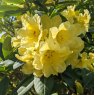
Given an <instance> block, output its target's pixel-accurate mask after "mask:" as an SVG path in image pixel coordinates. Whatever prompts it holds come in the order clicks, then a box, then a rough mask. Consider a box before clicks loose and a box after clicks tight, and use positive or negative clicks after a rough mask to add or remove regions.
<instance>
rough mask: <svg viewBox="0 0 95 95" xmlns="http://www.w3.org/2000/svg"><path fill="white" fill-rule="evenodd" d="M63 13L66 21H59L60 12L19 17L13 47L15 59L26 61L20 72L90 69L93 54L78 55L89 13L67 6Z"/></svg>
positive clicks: (35, 72) (46, 73) (52, 73)
mask: <svg viewBox="0 0 95 95" xmlns="http://www.w3.org/2000/svg"><path fill="white" fill-rule="evenodd" d="M62 14H63V15H64V16H65V17H66V18H67V21H65V22H62V19H61V17H60V16H59V15H57V16H54V17H52V18H50V17H49V16H47V15H42V16H39V15H37V14H35V15H34V16H32V15H28V14H25V15H23V16H22V17H21V20H22V24H23V27H22V28H21V29H19V30H18V31H16V33H15V37H13V38H12V46H13V47H15V48H17V49H18V54H16V55H15V56H16V58H17V59H19V60H21V61H22V62H24V63H25V64H24V65H23V67H22V72H23V73H25V74H34V75H35V76H38V77H41V76H43V75H44V76H45V77H49V76H50V75H58V73H62V72H64V71H65V70H66V68H67V66H68V65H71V66H72V67H73V68H77V67H78V68H87V69H89V70H92V69H93V67H92V64H93V54H91V53H90V54H89V58H88V57H87V55H86V54H85V53H83V54H81V51H82V50H83V48H84V41H83V40H82V39H81V37H79V35H80V34H82V33H83V34H85V33H86V32H87V30H88V24H89V20H90V15H89V12H88V11H87V10H85V11H84V14H82V13H79V11H75V6H69V7H68V8H67V10H65V11H63V13H62ZM80 54H81V58H80V59H79V55H80Z"/></svg>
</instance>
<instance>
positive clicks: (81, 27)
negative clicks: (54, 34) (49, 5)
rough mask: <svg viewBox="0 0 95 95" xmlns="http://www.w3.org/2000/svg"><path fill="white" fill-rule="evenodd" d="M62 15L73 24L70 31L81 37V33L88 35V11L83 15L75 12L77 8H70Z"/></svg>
mask: <svg viewBox="0 0 95 95" xmlns="http://www.w3.org/2000/svg"><path fill="white" fill-rule="evenodd" d="M62 15H63V16H64V17H66V18H67V20H68V21H69V23H70V24H71V26H70V27H69V29H70V30H71V31H72V32H75V33H78V35H80V34H81V33H86V32H87V31H88V23H89V21H90V14H89V11H88V10H84V14H82V13H80V12H79V11H75V6H68V7H67V10H64V11H63V12H62ZM68 21H67V22H68ZM69 23H68V24H69ZM76 27H77V28H76Z"/></svg>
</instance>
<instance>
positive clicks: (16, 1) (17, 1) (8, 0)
mask: <svg viewBox="0 0 95 95" xmlns="http://www.w3.org/2000/svg"><path fill="white" fill-rule="evenodd" d="M3 1H4V2H6V3H11V4H22V3H24V2H25V0H3Z"/></svg>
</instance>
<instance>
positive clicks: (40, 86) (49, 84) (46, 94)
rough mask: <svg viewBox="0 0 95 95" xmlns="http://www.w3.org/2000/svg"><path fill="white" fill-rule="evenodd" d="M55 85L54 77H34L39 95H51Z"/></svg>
mask: <svg viewBox="0 0 95 95" xmlns="http://www.w3.org/2000/svg"><path fill="white" fill-rule="evenodd" d="M53 86H54V80H53V77H49V78H45V77H42V78H37V77H35V78H34V88H35V90H36V92H37V93H38V95H50V94H51V91H52V89H53Z"/></svg>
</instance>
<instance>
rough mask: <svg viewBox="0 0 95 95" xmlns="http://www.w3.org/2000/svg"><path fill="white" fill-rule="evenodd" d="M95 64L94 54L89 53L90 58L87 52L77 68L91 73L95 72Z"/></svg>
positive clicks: (83, 54)
mask: <svg viewBox="0 0 95 95" xmlns="http://www.w3.org/2000/svg"><path fill="white" fill-rule="evenodd" d="M93 63H94V54H93V53H89V56H88V55H87V53H86V52H83V53H82V57H81V59H79V62H78V63H77V65H76V67H77V68H86V69H88V70H90V71H93V70H94V67H93Z"/></svg>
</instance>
